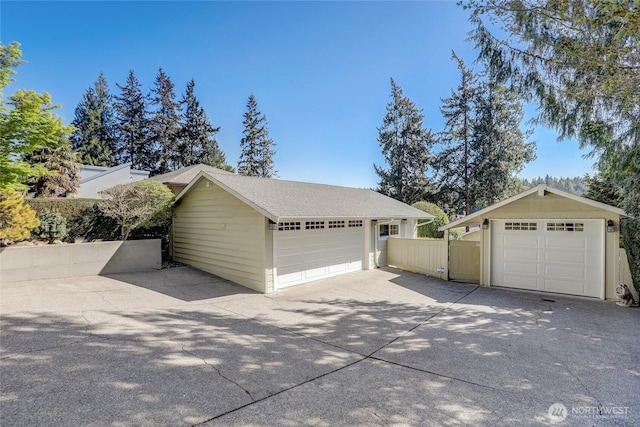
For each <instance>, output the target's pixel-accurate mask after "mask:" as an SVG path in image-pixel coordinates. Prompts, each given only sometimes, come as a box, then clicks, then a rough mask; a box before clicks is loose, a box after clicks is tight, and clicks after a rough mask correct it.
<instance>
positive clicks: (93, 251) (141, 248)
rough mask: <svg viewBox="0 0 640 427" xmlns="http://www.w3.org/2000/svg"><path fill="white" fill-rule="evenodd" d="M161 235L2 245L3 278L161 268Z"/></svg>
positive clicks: (0, 271) (0, 266)
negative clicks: (75, 242) (14, 245)
mask: <svg viewBox="0 0 640 427" xmlns="http://www.w3.org/2000/svg"><path fill="white" fill-rule="evenodd" d="M161 267H162V254H161V250H160V239H149V240H128V241H125V242H95V243H77V244H69V245H43V246H17V247H7V248H1V249H0V282H3V283H4V282H19V281H24V280H39V279H58V278H63V277H77V276H96V275H100V274H114V273H132V272H135V271H148V270H159V269H160V268H161Z"/></svg>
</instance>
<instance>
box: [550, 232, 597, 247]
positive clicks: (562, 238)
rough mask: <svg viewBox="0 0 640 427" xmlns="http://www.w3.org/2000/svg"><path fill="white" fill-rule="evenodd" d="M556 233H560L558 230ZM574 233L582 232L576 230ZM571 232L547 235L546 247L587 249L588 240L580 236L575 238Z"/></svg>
mask: <svg viewBox="0 0 640 427" xmlns="http://www.w3.org/2000/svg"><path fill="white" fill-rule="evenodd" d="M554 233H558V232H557V231H556V232H554ZM573 233H581V232H579V231H575V232H573ZM573 233H571V232H560V233H559V234H560V235H559V236H552V237H547V239H546V247H547V248H559V249H586V247H587V242H586V238H584V237H582V236H580V237H579V238H577V239H576V238H575V236H574V235H573Z"/></svg>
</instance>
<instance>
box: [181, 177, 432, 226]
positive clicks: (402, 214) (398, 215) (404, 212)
mask: <svg viewBox="0 0 640 427" xmlns="http://www.w3.org/2000/svg"><path fill="white" fill-rule="evenodd" d="M202 177H203V178H206V179H208V180H210V181H211V182H213V183H214V184H216V185H218V186H220V187H221V188H223V189H224V190H226V191H228V192H229V193H231V194H233V195H234V196H236V197H237V198H239V199H240V200H242V201H244V202H245V203H247V204H248V205H249V206H251V207H253V208H254V209H256V210H257V211H258V212H260V213H262V214H263V215H264V216H266V217H267V218H269V219H270V220H272V221H274V222H278V221H281V220H283V219H299V218H362V219H364V218H370V219H409V218H411V219H433V218H434V217H433V215H431V214H428V213H426V212H423V211H421V210H419V209H416V208H414V207H411V206H409V205H407V204H405V203H402V202H400V201H398V200H395V199H392V198H391V197H387V196H385V195H383V194H380V193H378V192H375V191H373V190H367V189H360V188H350V187H339V186H335V185H325V184H313V183H308V182H297V181H284V180H279V179H270V178H258V177H249V176H242V175H236V174H233V173H215V172H214V173H212V172H204V171H203V172H200V173H199V174H198V175H197V176H196V177H195V178H194V179H193V180H192V181H191V183H190V184H189V185H188V186H187V187H186V188H185V189H184V190H182V191H181V192H180V194H178V197H177V200H180V199H181V198H182V197H184V195H185V194H187V193H188V192H189V190H190V189H191V188H192V187H193V185H195V183H196V182H197V181H198V180H199V179H200V178H202Z"/></svg>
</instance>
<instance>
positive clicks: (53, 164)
mask: <svg viewBox="0 0 640 427" xmlns="http://www.w3.org/2000/svg"><path fill="white" fill-rule="evenodd" d="M25 161H26V162H27V163H29V164H31V165H33V166H35V167H37V166H42V167H44V168H46V169H47V170H48V171H49V172H48V173H47V174H45V175H42V176H38V177H32V178H30V179H29V180H28V181H27V184H29V187H30V191H33V192H34V194H35V196H36V197H67V196H69V195H71V194H74V193H75V192H76V191H77V189H78V184H79V182H80V168H81V166H82V165H81V163H80V154H79V153H77V152H76V151H74V150H73V148H72V147H71V144H70V143H69V142H68V141H63V142H61V143H60V145H58V146H57V147H55V148H52V147H42V148H38V149H37V150H35V151H34V152H33V153H29V154H28V155H26V156H25Z"/></svg>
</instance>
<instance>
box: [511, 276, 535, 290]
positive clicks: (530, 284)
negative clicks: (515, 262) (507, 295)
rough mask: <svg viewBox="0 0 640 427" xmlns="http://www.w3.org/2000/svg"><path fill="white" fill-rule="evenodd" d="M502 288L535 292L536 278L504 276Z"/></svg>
mask: <svg viewBox="0 0 640 427" xmlns="http://www.w3.org/2000/svg"><path fill="white" fill-rule="evenodd" d="M502 286H509V287H513V288H521V289H534V290H535V289H538V278H537V277H532V276H520V275H510V274H505V275H504V284H503V285H502Z"/></svg>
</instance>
